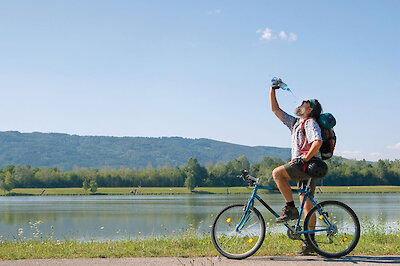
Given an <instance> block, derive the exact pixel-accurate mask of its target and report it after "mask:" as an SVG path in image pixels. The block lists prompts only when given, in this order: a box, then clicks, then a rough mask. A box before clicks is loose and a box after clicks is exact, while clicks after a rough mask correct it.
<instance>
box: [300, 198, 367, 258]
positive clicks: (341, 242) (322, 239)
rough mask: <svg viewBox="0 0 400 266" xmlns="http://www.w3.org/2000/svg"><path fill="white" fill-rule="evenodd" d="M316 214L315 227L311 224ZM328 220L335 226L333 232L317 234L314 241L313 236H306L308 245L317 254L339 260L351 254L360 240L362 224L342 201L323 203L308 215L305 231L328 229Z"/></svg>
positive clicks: (305, 221)
mask: <svg viewBox="0 0 400 266" xmlns="http://www.w3.org/2000/svg"><path fill="white" fill-rule="evenodd" d="M314 214H316V217H315V218H316V224H315V227H313V225H312V224H310V222H312V220H311V218H312V217H313V215H314ZM317 217H318V218H317ZM326 219H327V220H328V221H329V222H330V223H331V224H332V225H333V227H334V228H333V230H329V231H322V232H315V237H314V240H313V239H312V237H311V234H305V238H306V241H307V244H308V245H310V246H311V247H312V248H313V249H314V250H315V252H316V253H318V254H319V255H321V256H324V257H327V258H339V257H342V256H345V255H347V254H349V253H350V252H351V251H352V250H353V249H354V248H355V247H356V246H357V244H358V241H359V239H360V222H359V220H358V218H357V215H356V214H355V212H354V211H353V210H352V209H351V208H350V207H349V206H347V205H346V204H344V203H342V202H340V201H323V202H321V203H319V204H318V207H317V206H314V207H313V208H312V209H311V210H310V212H309V213H308V214H307V217H306V219H305V220H304V230H305V231H307V230H314V229H319V228H321V229H328V228H329V224H328V222H327V221H326ZM327 241H328V242H327Z"/></svg>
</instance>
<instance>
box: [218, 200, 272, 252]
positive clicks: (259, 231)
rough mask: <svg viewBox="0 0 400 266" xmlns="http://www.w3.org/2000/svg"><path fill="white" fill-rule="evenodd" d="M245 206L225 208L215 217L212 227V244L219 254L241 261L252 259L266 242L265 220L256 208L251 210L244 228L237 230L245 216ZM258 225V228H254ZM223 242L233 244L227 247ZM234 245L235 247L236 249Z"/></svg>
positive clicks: (233, 205)
mask: <svg viewBox="0 0 400 266" xmlns="http://www.w3.org/2000/svg"><path fill="white" fill-rule="evenodd" d="M245 206H246V205H245V204H240V203H238V204H231V205H229V206H227V207H225V208H224V209H223V210H221V211H220V212H219V213H218V215H217V216H216V217H215V220H214V222H213V225H212V230H211V239H212V242H213V244H214V246H215V248H216V249H217V250H218V252H219V253H221V255H223V256H225V257H227V258H229V259H238V260H240V259H245V258H247V257H250V256H251V255H253V254H254V253H255V252H256V251H257V250H258V249H259V248H260V247H261V245H262V243H263V242H264V238H265V222H264V218H263V217H262V215H261V213H260V212H259V211H258V210H257V209H256V208H254V207H251V208H250V210H249V215H250V216H249V218H248V220H247V222H246V224H245V226H244V228H243V229H242V230H240V231H237V230H236V227H237V225H238V224H239V222H240V220H241V218H242V217H243V215H245V212H244V208H245ZM249 222H254V223H249ZM256 224H257V226H254V225H256ZM257 227H258V228H257ZM227 234H228V235H227ZM223 240H224V242H227V241H229V243H232V244H231V246H227V245H226V244H227V243H222V241H223ZM255 241H256V242H255ZM253 242H255V244H253V245H252V244H251V243H253ZM232 245H234V247H233V246H232ZM235 248H236V250H235Z"/></svg>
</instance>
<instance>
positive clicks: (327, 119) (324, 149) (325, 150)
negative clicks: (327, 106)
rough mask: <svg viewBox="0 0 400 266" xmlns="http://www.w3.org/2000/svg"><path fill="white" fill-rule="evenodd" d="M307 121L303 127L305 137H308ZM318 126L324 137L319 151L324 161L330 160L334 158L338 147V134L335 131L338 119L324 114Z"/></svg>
mask: <svg viewBox="0 0 400 266" xmlns="http://www.w3.org/2000/svg"><path fill="white" fill-rule="evenodd" d="M307 120H308V119H305V120H304V121H303V123H302V125H301V128H302V130H303V132H304V135H306V131H305V129H304V123H305V122H306V121H307ZM318 125H319V127H320V128H321V135H322V145H321V148H320V149H319V151H320V152H321V158H322V160H328V159H329V158H331V157H332V156H333V151H334V150H335V145H336V134H335V131H334V130H333V127H334V126H335V125H336V119H335V117H334V116H333V115H332V114H330V113H324V114H321V115H320V117H319V119H318ZM306 137H307V136H306Z"/></svg>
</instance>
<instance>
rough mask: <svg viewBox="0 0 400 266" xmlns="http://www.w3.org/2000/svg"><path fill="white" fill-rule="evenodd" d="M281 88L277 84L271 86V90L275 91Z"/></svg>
mask: <svg viewBox="0 0 400 266" xmlns="http://www.w3.org/2000/svg"><path fill="white" fill-rule="evenodd" d="M279 88H280V87H279V85H277V84H276V85H275V84H272V85H271V89H273V90H278V89H279Z"/></svg>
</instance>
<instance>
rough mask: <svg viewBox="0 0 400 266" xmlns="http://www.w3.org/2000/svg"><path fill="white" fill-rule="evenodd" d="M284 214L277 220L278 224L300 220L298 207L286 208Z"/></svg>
mask: <svg viewBox="0 0 400 266" xmlns="http://www.w3.org/2000/svg"><path fill="white" fill-rule="evenodd" d="M282 211H283V213H282V215H281V216H280V217H278V218H276V222H277V223H284V222H287V221H289V220H295V219H297V218H299V211H298V210H297V208H296V207H292V206H285V207H283V209H282Z"/></svg>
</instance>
